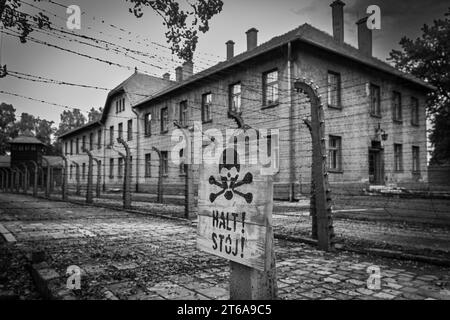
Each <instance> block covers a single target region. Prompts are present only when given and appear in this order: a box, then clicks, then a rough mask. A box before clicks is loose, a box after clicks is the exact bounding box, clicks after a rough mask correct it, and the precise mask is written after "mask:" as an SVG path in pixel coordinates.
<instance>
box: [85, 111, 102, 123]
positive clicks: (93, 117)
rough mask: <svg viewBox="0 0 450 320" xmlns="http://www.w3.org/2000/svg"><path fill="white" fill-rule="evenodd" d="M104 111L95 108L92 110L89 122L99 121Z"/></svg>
mask: <svg viewBox="0 0 450 320" xmlns="http://www.w3.org/2000/svg"><path fill="white" fill-rule="evenodd" d="M102 112H103V109H102V108H99V109H98V110H97V109H95V108H91V110H89V113H88V122H94V121H99V120H100V118H101V117H102Z"/></svg>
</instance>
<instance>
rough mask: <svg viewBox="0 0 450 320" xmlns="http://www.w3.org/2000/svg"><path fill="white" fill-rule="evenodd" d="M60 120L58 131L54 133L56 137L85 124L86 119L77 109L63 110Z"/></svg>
mask: <svg viewBox="0 0 450 320" xmlns="http://www.w3.org/2000/svg"><path fill="white" fill-rule="evenodd" d="M60 119H61V122H60V123H59V127H58V130H56V132H55V134H56V135H57V136H59V135H61V134H63V133H65V132H67V131H69V130H73V129H75V128H78V127H81V126H83V125H85V124H86V117H85V116H84V115H83V114H82V113H81V111H80V110H79V109H73V111H72V110H64V111H63V113H61V115H60Z"/></svg>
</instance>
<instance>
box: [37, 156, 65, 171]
mask: <svg viewBox="0 0 450 320" xmlns="http://www.w3.org/2000/svg"><path fill="white" fill-rule="evenodd" d="M42 158H45V159H47V161H48V162H49V164H50V167H61V166H63V165H64V160H63V158H62V157H59V156H42ZM42 166H43V167H44V168H46V167H47V163H46V162H45V161H42Z"/></svg>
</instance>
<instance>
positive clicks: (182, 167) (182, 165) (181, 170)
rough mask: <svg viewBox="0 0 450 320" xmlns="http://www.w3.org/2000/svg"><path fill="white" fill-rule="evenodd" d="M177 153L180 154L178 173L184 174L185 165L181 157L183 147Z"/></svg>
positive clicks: (182, 155)
mask: <svg viewBox="0 0 450 320" xmlns="http://www.w3.org/2000/svg"><path fill="white" fill-rule="evenodd" d="M179 154H180V174H181V175H184V174H186V170H185V166H184V159H183V157H184V149H181V150H180V153H179Z"/></svg>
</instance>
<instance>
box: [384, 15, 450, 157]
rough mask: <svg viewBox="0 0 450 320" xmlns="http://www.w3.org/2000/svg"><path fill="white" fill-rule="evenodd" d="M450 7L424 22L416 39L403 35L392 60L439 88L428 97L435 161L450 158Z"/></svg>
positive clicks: (400, 67) (393, 51) (404, 69)
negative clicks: (436, 16)
mask: <svg viewBox="0 0 450 320" xmlns="http://www.w3.org/2000/svg"><path fill="white" fill-rule="evenodd" d="M449 16H450V8H449V11H448V12H447V13H446V14H445V18H444V19H438V20H434V22H433V25H431V26H428V25H426V24H425V25H424V26H423V27H422V29H421V30H422V35H421V36H420V37H419V38H417V39H416V40H411V39H409V38H407V37H403V38H402V39H401V41H400V45H401V46H402V50H392V51H391V53H390V57H389V60H392V61H393V62H394V65H395V67H397V68H398V69H399V70H401V71H404V72H408V73H411V74H413V75H415V76H416V77H418V78H421V79H423V80H425V81H427V82H429V83H430V84H432V85H434V86H435V87H436V88H437V90H436V91H435V92H431V93H430V94H429V95H428V99H427V115H428V117H429V119H430V121H431V123H432V125H433V127H432V129H431V131H430V135H429V138H430V141H431V143H432V145H433V150H432V158H431V163H442V162H449V161H450V59H449V54H450V19H449V18H448V17H449Z"/></svg>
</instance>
